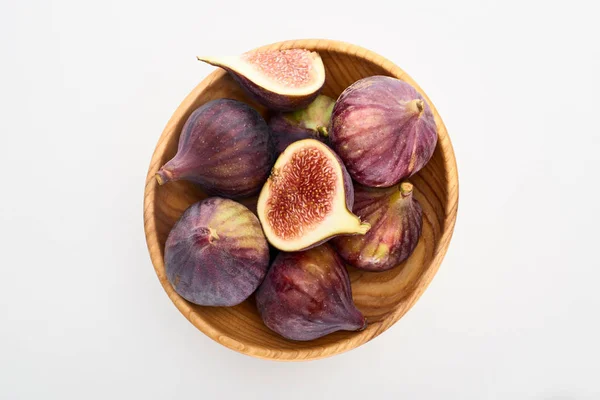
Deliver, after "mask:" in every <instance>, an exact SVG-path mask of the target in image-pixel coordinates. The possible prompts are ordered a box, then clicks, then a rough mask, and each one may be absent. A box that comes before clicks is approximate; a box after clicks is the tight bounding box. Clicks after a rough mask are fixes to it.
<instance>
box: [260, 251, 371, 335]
mask: <svg viewBox="0 0 600 400" xmlns="http://www.w3.org/2000/svg"><path fill="white" fill-rule="evenodd" d="M256 305H257V307H258V311H259V313H260V315H261V317H262V319H263V321H264V323H265V325H267V327H269V328H270V329H271V330H273V331H274V332H276V333H278V334H279V335H281V336H283V337H285V338H286V339H290V340H298V341H306V340H313V339H316V338H319V337H322V336H325V335H328V334H330V333H332V332H335V331H340V330H345V331H360V330H363V329H364V328H365V327H366V324H367V322H366V320H365V318H364V316H363V315H362V314H361V312H360V311H359V310H358V309H357V308H356V306H355V305H354V302H353V301H352V289H351V287H350V279H349V278H348V272H347V271H346V269H345V268H344V266H343V264H342V262H341V260H340V258H339V256H338V255H337V254H336V253H335V251H333V249H332V248H331V246H329V245H328V244H323V245H321V246H319V247H315V248H313V249H310V250H307V251H303V252H293V253H286V252H281V253H279V254H278V255H277V257H276V258H275V262H274V263H273V265H272V266H271V269H269V272H268V273H267V276H266V277H265V280H264V281H263V283H262V284H261V286H260V287H259V289H258V291H257V292H256Z"/></svg>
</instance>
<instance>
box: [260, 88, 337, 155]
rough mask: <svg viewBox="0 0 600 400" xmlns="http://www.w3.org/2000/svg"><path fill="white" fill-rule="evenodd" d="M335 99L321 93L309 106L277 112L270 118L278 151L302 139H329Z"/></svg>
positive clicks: (324, 140)
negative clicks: (328, 129)
mask: <svg viewBox="0 0 600 400" xmlns="http://www.w3.org/2000/svg"><path fill="white" fill-rule="evenodd" d="M334 104H335V100H333V99H332V98H330V97H327V96H325V95H322V94H320V95H319V96H317V98H316V99H315V101H313V102H312V103H310V104H309V105H308V107H306V108H304V109H301V110H296V111H292V112H287V113H282V112H280V113H277V114H275V115H273V116H272V117H271V119H270V120H269V127H270V128H271V132H272V135H273V142H274V144H275V151H276V153H278V154H279V153H281V152H282V151H283V150H285V148H286V147H288V146H289V145H290V144H291V143H293V142H296V141H298V140H302V139H309V138H313V139H317V140H320V141H322V142H326V141H327V137H328V136H329V133H328V131H327V128H328V127H329V121H330V119H331V112H332V111H333V106H334Z"/></svg>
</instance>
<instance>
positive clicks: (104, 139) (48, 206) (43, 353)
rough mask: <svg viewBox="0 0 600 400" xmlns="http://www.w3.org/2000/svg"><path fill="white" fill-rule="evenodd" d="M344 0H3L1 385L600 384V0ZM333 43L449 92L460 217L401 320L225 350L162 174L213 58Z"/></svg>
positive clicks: (576, 391) (496, 395)
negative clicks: (181, 274) (153, 209)
mask: <svg viewBox="0 0 600 400" xmlns="http://www.w3.org/2000/svg"><path fill="white" fill-rule="evenodd" d="M334 3H336V2H332V1H329V2H328V1H322V0H319V1H306V0H304V1H293V2H292V1H289V0H288V1H286V0H279V1H271V2H262V3H261V2H256V1H255V2H253V1H250V0H244V1H210V2H207V1H205V0H194V1H189V2H177V1H160V2H152V1H149V0H147V1H140V2H132V1H109V0H104V1H96V2H90V1H37V2H35V1H16V0H14V1H9V2H7V1H6V0H1V5H0V44H1V47H0V115H1V121H2V124H1V126H2V128H1V131H0V132H1V133H0V134H1V140H0V171H1V177H2V178H1V189H0V193H1V195H0V249H1V251H0V257H1V261H0V269H1V273H2V274H1V278H0V282H1V288H0V399H9V400H13V399H125V398H131V399H138V398H139V399H169V398H173V399H191V398H194V399H196V398H197V399H238V398H239V399H290V400H291V399H321V398H330V399H331V398H339V399H365V398H373V399H536V400H537V399H539V400H548V399H553V400H559V399H560V400H572V399H573V400H574V399H577V400H579V399H590V400H591V399H600V365H599V364H600V362H599V360H600V345H599V338H600V321H599V319H600V317H599V315H600V311H599V309H600V295H599V291H598V285H599V283H600V261H599V259H598V246H599V244H598V239H599V236H600V235H599V234H598V224H599V223H600V219H599V216H600V211H599V208H600V206H599V196H600V190H599V189H598V187H599V185H600V166H599V164H600V163H599V162H600V156H599V150H598V147H599V146H600V129H599V127H598V122H597V121H598V115H599V113H600V111H599V109H600V96H599V92H600V77H599V74H600V45H599V44H598V40H599V39H600V24H599V23H598V15H599V9H598V6H597V5H598V3H597V2H596V1H587V2H584V1H576V0H570V1H506V0H504V1H480V0H473V1H458V0H456V1H441V0H440V1H415V0H413V1H394V2H389V3H384V2H381V1H374V0H369V1H366V2H360V3H359V2H357V3H355V4H354V5H351V3H350V2H347V1H346V2H339V3H340V4H334ZM341 3H344V5H341ZM317 37H319V38H329V39H338V40H343V41H347V42H351V43H354V44H358V45H361V46H364V47H367V48H369V49H371V50H374V51H375V52H377V53H379V54H381V55H383V56H385V57H387V58H389V59H390V60H392V61H394V62H395V63H397V64H398V65H399V66H401V67H402V68H403V69H405V70H406V71H407V72H408V73H409V74H410V75H411V76H412V77H413V78H415V79H416V81H417V82H418V83H419V84H420V85H421V86H422V87H423V89H424V90H425V91H426V92H427V93H428V95H429V96H430V97H431V99H432V100H433V102H434V103H435V105H436V106H437V108H438V109H439V111H440V113H441V115H442V117H443V118H444V121H445V122H446V125H447V128H448V130H449V133H450V136H451V138H452V141H453V144H454V148H455V151H456V156H457V160H458V166H459V178H460V203H459V213H458V222H457V225H456V230H455V234H454V238H453V240H452V243H451V245H450V249H449V251H448V254H447V256H446V258H445V260H444V262H443V264H442V266H441V269H440V271H439V273H438V274H437V276H436V277H435V279H434V280H433V282H432V284H431V286H430V287H429V289H428V290H427V291H426V292H425V294H424V296H423V297H422V298H421V300H420V301H419V302H418V303H417V304H416V305H415V307H414V308H413V309H412V310H411V311H410V312H409V313H408V314H407V315H406V316H405V317H404V318H403V319H402V320H401V321H399V322H398V323H397V324H396V325H395V326H393V327H392V328H391V329H389V330H388V331H387V332H385V333H384V334H383V335H381V336H380V337H379V338H377V339H375V340H374V341H372V342H370V343H368V344H366V345H364V346H362V347H360V348H358V349H356V350H353V351H351V352H349V353H345V354H343V355H339V356H336V357H333V358H329V359H325V360H321V361H316V362H309V363H288V364H284V363H275V362H269V361H262V360H257V359H253V358H250V357H247V356H244V355H241V354H238V353H235V352H233V351H231V350H228V349H226V348H224V347H222V346H220V345H218V344H216V343H215V342H213V341H212V340H210V339H209V338H207V337H206V336H205V335H203V334H202V333H201V332H200V331H198V330H196V328H194V327H193V326H192V325H191V324H190V323H189V322H188V321H187V320H186V319H185V318H184V317H183V316H182V315H180V314H179V312H178V311H177V309H176V308H175V307H174V306H173V305H172V303H171V302H170V300H169V299H168V297H167V296H166V295H165V294H164V292H163V289H162V288H161V286H160V285H159V282H158V279H157V278H156V276H155V274H154V270H153V268H152V265H151V263H150V259H149V256H148V254H147V250H146V245H145V241H144V232H143V221H142V199H143V189H144V179H145V175H146V171H147V167H148V164H149V161H150V157H151V154H152V151H153V149H154V146H155V144H156V141H157V139H158V137H159V135H160V133H161V131H162V129H163V127H164V125H165V124H166V122H167V120H168V119H169V117H170V116H171V114H172V112H173V111H174V110H175V108H176V107H177V106H178V105H179V103H180V101H181V100H182V99H183V98H184V97H185V96H186V95H187V94H188V92H189V91H191V89H192V88H193V87H194V86H195V85H196V84H197V83H198V82H199V81H200V80H202V79H203V78H204V77H205V76H206V75H207V74H208V73H210V72H211V71H212V70H213V69H212V68H211V67H208V66H205V65H202V64H200V63H199V62H197V61H196V60H195V56H196V55H197V54H226V53H229V54H237V53H241V52H243V51H246V50H249V49H251V48H253V47H256V46H259V45H263V44H266V43H271V42H275V41H279V40H285V39H299V38H317Z"/></svg>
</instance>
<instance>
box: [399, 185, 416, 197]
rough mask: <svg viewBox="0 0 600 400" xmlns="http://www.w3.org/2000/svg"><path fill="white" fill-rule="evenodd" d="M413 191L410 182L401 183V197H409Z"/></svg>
mask: <svg viewBox="0 0 600 400" xmlns="http://www.w3.org/2000/svg"><path fill="white" fill-rule="evenodd" d="M412 191H413V184H412V183H410V182H402V183H401V184H400V194H402V197H407V196H410V195H411V193H412Z"/></svg>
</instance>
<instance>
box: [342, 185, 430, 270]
mask: <svg viewBox="0 0 600 400" xmlns="http://www.w3.org/2000/svg"><path fill="white" fill-rule="evenodd" d="M353 211H354V213H355V214H356V215H358V216H359V217H361V218H362V219H363V220H364V221H366V222H368V223H370V224H371V229H370V230H369V232H367V233H366V234H365V235H364V236H340V237H336V238H334V239H333V240H332V244H333V245H334V247H335V249H336V250H337V252H338V254H339V255H340V256H341V257H342V258H343V259H344V260H345V261H346V262H347V263H348V264H350V265H352V266H354V267H356V268H359V269H363V270H367V271H385V270H388V269H390V268H393V267H395V266H397V265H398V264H400V263H401V262H402V261H404V260H406V259H407V258H408V257H409V256H410V255H411V253H412V252H413V251H414V249H415V247H416V246H417V243H418V242H419V237H420V236H421V230H422V226H423V211H422V209H421V206H420V205H419V203H418V202H417V200H416V199H414V198H413V185H412V184H411V183H409V182H402V183H401V184H400V185H397V186H394V187H390V188H385V189H375V188H368V187H362V186H358V185H357V186H355V188H354V208H353Z"/></svg>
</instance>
